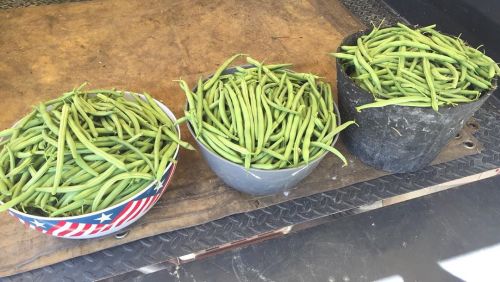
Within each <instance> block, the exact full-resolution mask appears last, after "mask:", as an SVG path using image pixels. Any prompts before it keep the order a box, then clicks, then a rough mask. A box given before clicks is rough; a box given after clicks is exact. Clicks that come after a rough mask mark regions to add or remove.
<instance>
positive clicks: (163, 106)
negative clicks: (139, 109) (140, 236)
mask: <svg viewBox="0 0 500 282" xmlns="http://www.w3.org/2000/svg"><path fill="white" fill-rule="evenodd" d="M120 92H123V94H125V95H138V96H139V97H141V99H144V95H142V94H139V93H135V92H130V91H120ZM153 100H154V101H155V102H156V104H157V105H158V106H159V107H160V108H161V109H162V110H163V111H164V112H165V114H167V116H168V118H169V119H170V120H171V121H172V122H173V123H175V122H176V121H177V118H176V117H175V115H174V113H173V112H172V111H171V110H170V109H169V108H168V107H167V106H166V105H164V104H163V103H162V102H160V101H158V100H156V99H154V98H153ZM14 125H15V124H14ZM175 127H176V128H177V136H178V137H179V138H181V130H180V127H179V125H178V124H177V125H176V126H175ZM179 148H180V146H179V144H177V148H176V149H175V153H174V157H173V159H174V160H176V159H177V157H178V155H179ZM173 165H174V162H170V163H169V164H168V165H167V167H166V168H165V171H163V174H162V175H164V174H165V173H166V172H167V171H168V170H169V169H170V168H171V167H172V166H173ZM170 177H173V174H172V175H171V176H170ZM155 183H156V180H153V181H152V182H151V183H150V184H149V185H148V186H146V187H145V188H144V189H142V191H141V192H139V193H137V194H136V195H135V196H134V197H133V198H130V199H128V200H126V201H124V202H121V203H118V204H115V205H113V206H111V207H107V208H105V209H103V210H98V211H95V212H91V213H86V214H82V215H75V216H65V217H47V216H40V215H32V214H28V213H24V212H22V211H19V210H16V209H14V208H9V209H8V211H10V212H12V213H14V214H20V215H23V216H26V217H31V218H36V219H43V220H68V221H69V220H75V219H81V218H85V217H88V216H92V215H97V214H100V213H103V212H106V211H109V210H112V209H114V208H117V207H119V206H121V205H123V204H126V203H127V202H130V201H131V200H132V199H135V198H137V197H138V196H140V195H142V194H144V193H145V192H146V191H148V190H149V189H150V188H151V187H152V185H154V184H155ZM0 204H2V205H3V204H4V203H3V202H2V201H0Z"/></svg>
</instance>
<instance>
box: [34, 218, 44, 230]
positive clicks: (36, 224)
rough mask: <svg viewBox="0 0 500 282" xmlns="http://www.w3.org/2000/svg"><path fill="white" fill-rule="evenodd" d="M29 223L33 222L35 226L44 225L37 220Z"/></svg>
mask: <svg viewBox="0 0 500 282" xmlns="http://www.w3.org/2000/svg"><path fill="white" fill-rule="evenodd" d="M31 223H33V224H34V225H35V226H36V227H39V228H40V227H43V226H44V225H45V223H41V222H39V221H38V220H36V219H35V220H33V221H32V222H31Z"/></svg>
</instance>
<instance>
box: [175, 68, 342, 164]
mask: <svg viewBox="0 0 500 282" xmlns="http://www.w3.org/2000/svg"><path fill="white" fill-rule="evenodd" d="M237 67H241V68H245V69H248V68H252V67H254V66H253V65H241V66H235V67H230V68H226V69H225V70H224V71H223V72H222V73H221V75H224V74H228V73H232V72H234V71H236V68H237ZM231 71H232V72H231ZM287 71H290V72H293V71H292V70H289V69H287ZM212 76H213V74H211V75H209V76H208V77H207V78H205V79H204V80H203V82H205V81H206V80H208V79H210V78H211V77H212ZM196 89H197V86H195V87H194V88H193V89H192V90H191V91H192V92H194V93H196ZM333 108H334V110H335V115H336V118H337V126H340V125H341V123H342V121H341V118H340V113H339V109H338V107H337V103H335V101H333ZM184 109H185V110H186V111H187V110H188V109H189V105H188V103H187V101H186V105H185V107H184ZM186 124H187V128H188V130H189V133H191V136H193V138H194V140H195V141H196V143H197V144H198V146H200V147H203V148H204V149H206V151H207V152H209V153H210V154H211V155H213V156H215V157H216V158H217V159H219V160H221V161H223V162H225V163H228V164H233V165H237V166H239V167H242V168H243V169H245V167H244V166H242V165H240V164H237V163H234V162H232V161H230V160H227V159H225V158H223V157H221V156H219V155H218V154H216V153H214V152H212V150H210V149H208V148H207V147H206V146H205V145H204V144H203V143H201V142H200V141H198V139H197V138H196V135H195V134H194V132H193V130H192V128H191V123H190V122H189V121H188V122H187V123H186ZM339 135H340V133H337V135H335V137H334V138H333V141H332V144H331V146H334V145H335V143H337V140H338V139H339ZM327 154H328V151H324V152H323V154H321V155H319V156H318V157H317V158H316V159H314V160H312V161H310V162H309V163H308V164H303V165H301V166H297V167H289V168H280V169H261V168H252V167H250V168H249V169H248V171H256V172H273V171H292V170H293V171H295V170H301V169H303V168H305V167H307V166H308V165H311V164H312V163H315V162H318V161H320V160H322V159H323V158H324V157H325V156H326V155H327ZM245 170H247V169H245Z"/></svg>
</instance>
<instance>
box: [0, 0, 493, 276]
mask: <svg viewBox="0 0 500 282" xmlns="http://www.w3.org/2000/svg"><path fill="white" fill-rule="evenodd" d="M341 2H343V3H344V4H345V5H346V7H347V8H349V9H350V10H351V11H352V12H353V14H355V15H356V16H358V17H359V18H360V19H361V20H362V21H363V22H364V23H366V24H369V23H370V21H373V22H380V20H381V19H382V18H385V20H386V21H387V22H388V23H394V22H395V21H398V20H401V19H400V18H398V16H397V15H395V14H393V13H392V12H391V11H390V10H388V8H387V7H386V6H385V4H383V3H381V2H378V1H376V0H360V1H356V0H349V1H348V0H341ZM474 117H475V119H476V120H477V122H478V124H480V128H479V130H478V131H477V133H476V137H477V138H478V139H479V140H480V141H481V142H482V143H483V145H484V150H483V151H482V152H481V153H480V154H477V155H473V156H467V157H464V158H461V159H458V160H454V161H451V162H447V163H443V164H439V165H435V166H430V167H427V168H424V169H423V170H421V171H418V172H415V173H406V174H395V175H388V176H384V177H381V178H378V179H374V180H371V181H367V182H363V183H359V184H355V185H352V186H348V187H344V188H341V189H337V190H333V191H329V192H325V193H319V194H316V195H312V196H309V197H304V198H300V199H296V200H292V201H288V202H285V203H281V204H277V205H274V206H270V207H267V208H263V209H259V210H256V211H252V212H247V213H242V214H237V215H232V216H229V217H226V218H222V219H219V220H215V221H212V222H209V223H206V224H202V225H198V226H195V227H191V228H186V229H182V230H177V231H173V232H168V233H164V234H160V235H157V236H153V237H150V238H146V239H142V240H139V241H135V242H132V243H128V244H125V245H122V246H118V247H114V248H111V249H108V250H104V251H100V252H97V253H94V254H90V255H85V256H82V257H78V258H74V259H70V260H67V261H65V262H61V263H58V264H55V265H52V266H49V267H44V268H42V269H37V270H33V271H30V272H25V273H21V274H18V275H14V276H11V277H7V278H3V279H0V280H1V281H93V280H101V279H106V278H110V277H114V276H117V275H120V274H123V273H126V272H130V271H134V270H138V269H140V268H141V267H144V266H148V265H152V264H156V263H159V262H165V261H169V260H172V258H177V257H179V256H183V255H186V254H189V253H192V252H196V251H200V250H206V249H209V248H212V247H214V246H219V245H222V244H226V243H230V242H234V241H237V240H241V239H244V238H248V237H251V236H254V235H259V234H262V233H265V232H269V231H272V230H276V229H279V228H282V227H286V226H290V225H294V224H299V223H304V222H308V221H312V220H315V219H318V218H322V217H327V216H343V215H347V214H351V213H353V211H354V210H356V209H357V208H359V207H361V206H366V205H369V204H371V203H374V202H376V201H379V200H383V199H387V198H391V197H393V196H395V195H401V194H404V193H407V192H411V191H417V190H420V189H421V188H423V187H428V186H429V185H435V184H439V183H444V182H446V181H450V180H453V179H457V178H460V177H464V176H468V175H472V174H475V173H480V172H483V171H487V170H490V169H494V168H497V167H500V123H499V122H498V120H500V100H498V98H496V97H495V96H493V97H491V98H490V99H489V101H487V102H486V103H485V104H484V105H483V107H482V108H481V109H480V110H479V111H478V112H477V113H476V114H475V116H474Z"/></svg>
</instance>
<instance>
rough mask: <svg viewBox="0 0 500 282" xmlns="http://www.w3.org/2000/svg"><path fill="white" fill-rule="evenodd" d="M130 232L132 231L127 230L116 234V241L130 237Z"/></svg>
mask: <svg viewBox="0 0 500 282" xmlns="http://www.w3.org/2000/svg"><path fill="white" fill-rule="evenodd" d="M129 232H130V231H129V230H127V231H124V232H120V233H116V234H115V239H123V238H125V237H127V235H128V233H129Z"/></svg>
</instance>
